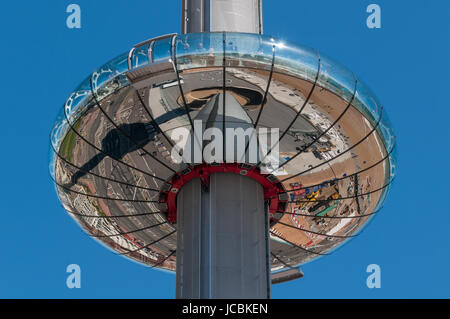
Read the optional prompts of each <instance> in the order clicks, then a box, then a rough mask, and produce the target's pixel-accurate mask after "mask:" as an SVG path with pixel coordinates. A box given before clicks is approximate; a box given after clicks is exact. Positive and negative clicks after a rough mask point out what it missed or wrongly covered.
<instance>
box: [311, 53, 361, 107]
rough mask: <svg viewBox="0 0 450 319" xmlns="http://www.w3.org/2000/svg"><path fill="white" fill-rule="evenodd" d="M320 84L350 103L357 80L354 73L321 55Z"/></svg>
mask: <svg viewBox="0 0 450 319" xmlns="http://www.w3.org/2000/svg"><path fill="white" fill-rule="evenodd" d="M318 84H319V85H320V86H321V87H323V88H325V89H327V90H330V91H331V92H333V93H335V94H337V95H339V96H340V97H341V98H343V99H344V100H345V101H347V102H350V100H351V99H352V97H353V95H354V93H355V84H356V78H355V75H354V74H353V72H351V71H349V70H348V69H347V68H345V67H343V66H342V65H340V64H338V63H336V62H335V61H333V60H332V59H330V58H328V57H327V56H326V55H323V54H320V75H319V81H318Z"/></svg>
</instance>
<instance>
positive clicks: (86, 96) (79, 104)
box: [64, 76, 93, 123]
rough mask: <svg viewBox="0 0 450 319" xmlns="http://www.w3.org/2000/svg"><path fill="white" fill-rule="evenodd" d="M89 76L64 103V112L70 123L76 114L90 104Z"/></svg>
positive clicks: (74, 119) (73, 120) (76, 116)
mask: <svg viewBox="0 0 450 319" xmlns="http://www.w3.org/2000/svg"><path fill="white" fill-rule="evenodd" d="M92 102H93V101H92V92H91V77H90V76H89V77H87V78H86V79H85V80H84V81H83V82H81V84H80V85H79V86H78V88H77V89H76V90H75V91H74V92H73V93H72V94H71V95H70V96H69V98H68V99H67V100H66V103H65V104H64V112H65V113H66V116H67V118H68V120H69V122H70V123H74V122H75V121H76V119H77V118H78V116H79V115H80V114H81V113H82V112H84V111H85V110H86V109H87V108H88V106H90V105H92Z"/></svg>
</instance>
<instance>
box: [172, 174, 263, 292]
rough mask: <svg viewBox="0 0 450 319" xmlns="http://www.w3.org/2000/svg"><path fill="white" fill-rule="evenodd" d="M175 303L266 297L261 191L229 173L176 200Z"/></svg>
mask: <svg viewBox="0 0 450 319" xmlns="http://www.w3.org/2000/svg"><path fill="white" fill-rule="evenodd" d="M177 214H178V215H177V234H178V235H177V236H178V238H177V239H178V243H177V246H178V248H177V278H176V284H177V287H176V297H177V298H188V299H194V298H261V299H263V298H270V289H271V287H270V280H269V278H270V277H269V276H270V270H269V269H268V264H269V250H268V249H269V247H268V245H269V239H268V215H267V211H266V209H265V207H264V194H263V188H262V186H261V185H260V184H259V183H258V182H256V181H254V180H253V179H251V178H249V177H247V176H243V175H237V174H231V173H215V174H212V175H211V178H210V184H209V188H208V189H205V188H204V187H202V185H201V184H200V180H199V179H195V180H192V181H190V182H189V183H187V184H185V185H184V186H183V187H182V188H181V190H180V193H179V194H178V197H177Z"/></svg>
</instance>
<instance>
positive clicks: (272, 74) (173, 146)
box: [50, 0, 396, 298]
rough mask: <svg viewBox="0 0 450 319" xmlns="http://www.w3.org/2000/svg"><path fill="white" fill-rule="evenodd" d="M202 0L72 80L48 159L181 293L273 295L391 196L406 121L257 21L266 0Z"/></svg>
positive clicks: (108, 241) (343, 73)
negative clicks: (397, 120)
mask: <svg viewBox="0 0 450 319" xmlns="http://www.w3.org/2000/svg"><path fill="white" fill-rule="evenodd" d="M222 2H223V1H222ZM236 2H237V1H230V3H232V4H233V3H236ZM199 3H204V2H203V1H200V2H198V1H184V2H183V27H182V28H183V31H184V32H192V31H198V32H199V33H185V34H181V35H178V34H168V35H165V36H161V37H157V38H154V39H150V40H147V41H144V42H142V43H139V44H137V45H136V46H134V47H133V48H131V50H129V51H128V52H125V53H124V54H122V55H120V56H118V57H117V58H115V59H113V60H111V61H110V62H108V63H106V64H105V65H103V66H101V67H100V68H98V69H97V70H95V71H94V72H93V73H92V74H91V75H89V76H88V77H87V78H86V79H85V80H84V81H83V82H82V83H81V84H80V85H79V87H78V88H76V89H75V90H74V92H73V93H72V94H71V95H70V97H69V98H68V99H67V101H66V103H65V104H64V106H63V108H62V111H61V113H60V115H59V117H58V119H57V121H56V123H55V125H54V128H53V130H52V132H51V136H50V139H51V155H50V174H51V177H52V178H53V180H54V182H55V186H56V191H57V193H58V196H59V198H60V201H61V203H62V205H63V206H64V209H65V210H66V211H67V212H68V214H69V215H70V216H72V217H73V218H74V219H75V220H76V221H77V222H78V223H79V224H80V226H81V227H82V228H83V229H84V230H85V231H86V232H87V233H88V234H89V235H90V236H92V237H94V238H96V239H98V240H100V241H101V242H102V243H103V244H105V245H106V246H107V247H109V248H111V249H112V250H114V251H115V252H117V253H118V254H120V255H123V256H126V257H129V258H131V259H133V260H135V261H138V262H140V263H142V264H145V265H148V266H150V267H156V268H160V269H165V270H169V271H176V272H177V297H179V298H226V297H232V298H269V297H270V296H271V282H280V281H285V280H289V279H293V278H298V277H300V276H302V274H301V272H300V271H299V266H300V265H301V264H304V263H306V262H308V261H310V260H312V259H314V258H316V257H319V256H322V255H327V254H329V253H330V252H331V251H332V250H334V249H335V248H336V247H338V246H340V245H341V244H343V243H344V242H345V241H346V240H347V239H349V238H351V237H354V236H355V235H357V233H358V232H359V231H360V230H361V229H362V227H363V226H364V225H365V224H367V223H368V221H369V220H370V219H371V218H372V217H373V216H374V215H375V214H376V213H377V212H379V210H380V209H381V207H382V205H383V203H384V200H385V198H386V195H387V193H388V190H389V187H390V184H391V182H392V180H393V178H394V176H395V170H396V164H395V135H394V133H393V131H392V128H391V125H390V123H389V120H388V117H387V114H386V110H385V109H383V107H382V105H381V103H380V102H379V101H378V99H377V98H376V97H375V96H374V95H373V94H372V92H371V91H370V90H369V88H368V87H367V86H366V85H365V84H364V83H363V82H361V81H360V80H359V79H358V78H357V77H356V76H355V75H354V74H353V73H352V72H351V71H349V70H347V69H346V68H344V67H343V66H341V65H339V64H338V63H336V62H334V61H333V60H331V59H330V58H328V57H326V56H324V55H322V54H319V53H318V52H317V51H314V50H311V49H309V48H306V47H303V46H299V45H297V44H294V43H291V42H286V41H280V40H278V39H275V38H272V37H270V36H265V35H262V34H260V33H262V19H261V16H260V12H261V3H260V1H253V0H250V1H240V5H248V6H250V7H251V8H253V9H254V10H249V12H250V13H251V14H254V16H253V18H252V19H251V20H243V19H235V20H233V19H231V22H230V24H229V25H228V24H227V23H226V21H228V20H226V19H225V20H224V18H223V17H224V15H223V12H224V11H223V10H222V9H223V8H220V7H219V6H218V5H217V4H215V3H216V1H214V0H213V1H206V3H209V4H210V7H207V8H205V7H201V10H194V9H195V6H196V5H199ZM217 3H221V1H217ZM233 8H234V9H233ZM236 8H237V7H233V6H232V5H231V8H230V10H229V11H230V12H231V13H233V10H237V9H236ZM232 9H233V10H232ZM255 10H259V11H257V12H258V13H255ZM199 12H200V13H199ZM230 12H228V13H227V14H230ZM234 12H236V11H234ZM194 13H195V14H196V15H198V16H194ZM250 13H249V14H250ZM221 14H222V15H221ZM219 17H221V18H219ZM242 21H246V23H247V25H241V24H242V23H244V22H242ZM248 21H251V23H250V24H248ZM194 22H195V23H194ZM214 22H217V23H214ZM219 22H220V23H219ZM215 28H216V29H215ZM217 29H218V30H217ZM236 29H237V31H239V30H241V31H242V30H243V31H246V33H244V32H231V31H236ZM210 31H220V32H210ZM249 32H250V33H249Z"/></svg>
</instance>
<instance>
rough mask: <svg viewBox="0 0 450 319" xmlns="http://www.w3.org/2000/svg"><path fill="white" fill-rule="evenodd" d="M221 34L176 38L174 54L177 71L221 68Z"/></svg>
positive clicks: (191, 34) (193, 34)
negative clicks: (210, 67) (212, 67)
mask: <svg viewBox="0 0 450 319" xmlns="http://www.w3.org/2000/svg"><path fill="white" fill-rule="evenodd" d="M223 41H224V34H223V33H219V32H218V33H190V34H183V35H180V36H178V37H177V39H176V44H175V50H176V51H175V52H176V57H177V67H178V69H179V70H185V69H192V68H201V67H209V66H222V62H223V51H224V46H223Z"/></svg>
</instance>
